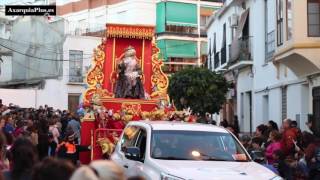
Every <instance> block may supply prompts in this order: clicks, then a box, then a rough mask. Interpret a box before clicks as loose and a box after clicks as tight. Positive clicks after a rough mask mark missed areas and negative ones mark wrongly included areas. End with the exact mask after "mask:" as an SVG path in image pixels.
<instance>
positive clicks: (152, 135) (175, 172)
mask: <svg viewBox="0 0 320 180" xmlns="http://www.w3.org/2000/svg"><path fill="white" fill-rule="evenodd" d="M111 159H112V160H113V161H115V162H116V163H117V164H119V165H120V166H122V167H123V168H124V169H125V172H126V175H127V176H128V177H131V176H143V177H145V178H146V179H148V180H149V179H150V180H184V179H185V180H215V179H219V180H224V179H228V180H229V179H236V180H241V179H243V180H250V179H252V180H260V179H265V180H278V179H282V178H281V177H279V176H277V175H276V174H274V173H273V172H272V171H270V170H269V169H267V168H265V167H264V166H262V165H260V164H257V163H255V162H253V161H252V160H251V158H250V156H249V155H248V153H247V152H246V150H245V149H244V148H243V146H242V145H241V144H240V142H239V141H238V140H237V139H236V138H235V137H234V136H233V135H232V134H231V133H230V132H228V131H227V130H226V129H223V128H220V127H217V126H213V125H204V124H191V123H183V122H170V121H135V122H130V123H129V124H128V125H127V126H126V128H125V130H124V131H123V133H122V136H121V140H120V141H119V142H118V144H117V145H116V149H115V152H114V153H113V154H112V156H111Z"/></svg>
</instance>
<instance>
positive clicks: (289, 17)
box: [286, 0, 293, 40]
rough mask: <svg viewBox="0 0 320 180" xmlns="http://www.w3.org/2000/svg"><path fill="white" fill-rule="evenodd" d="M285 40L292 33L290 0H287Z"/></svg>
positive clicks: (289, 37)
mask: <svg viewBox="0 0 320 180" xmlns="http://www.w3.org/2000/svg"><path fill="white" fill-rule="evenodd" d="M286 6H287V8H286V9H287V13H286V14H287V40H290V39H291V38H292V33H293V29H292V28H293V27H292V26H293V25H292V23H293V22H292V21H293V20H292V14H293V11H292V0H287V5H286Z"/></svg>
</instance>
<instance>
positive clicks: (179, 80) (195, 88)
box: [168, 68, 230, 116]
mask: <svg viewBox="0 0 320 180" xmlns="http://www.w3.org/2000/svg"><path fill="white" fill-rule="evenodd" d="M169 82H170V83H169V89H168V93H169V96H170V98H171V99H172V100H173V101H174V103H175V106H176V107H177V108H178V109H180V110H181V109H183V108H187V107H190V108H191V109H192V111H193V112H194V113H199V114H200V115H201V116H204V114H205V113H206V112H208V113H212V114H213V113H216V112H219V110H220V108H221V105H222V104H223V103H224V102H225V95H226V93H227V91H228V88H229V87H230V84H229V83H228V82H227V81H226V80H225V78H224V77H223V76H222V75H220V74H216V73H215V72H212V71H210V70H208V69H204V68H194V69H185V70H182V71H179V72H177V73H175V74H174V75H172V76H171V78H170V81H169Z"/></svg>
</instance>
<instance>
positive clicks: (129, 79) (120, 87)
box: [114, 46, 145, 99]
mask: <svg viewBox="0 0 320 180" xmlns="http://www.w3.org/2000/svg"><path fill="white" fill-rule="evenodd" d="M117 73H118V79H117V81H116V86H115V90H114V94H115V97H116V98H131V99H145V91H144V87H143V84H142V71H141V67H140V65H139V63H138V61H137V58H136V50H135V49H134V48H133V47H132V46H129V47H128V48H126V49H125V52H124V57H123V58H122V59H121V60H120V61H119V63H118V71H117Z"/></svg>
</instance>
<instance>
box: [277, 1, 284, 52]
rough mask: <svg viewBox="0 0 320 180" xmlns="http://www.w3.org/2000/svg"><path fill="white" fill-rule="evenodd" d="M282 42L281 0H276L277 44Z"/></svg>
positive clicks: (279, 44)
mask: <svg viewBox="0 0 320 180" xmlns="http://www.w3.org/2000/svg"><path fill="white" fill-rule="evenodd" d="M282 44H283V0H277V45H278V46H281V45H282Z"/></svg>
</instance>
